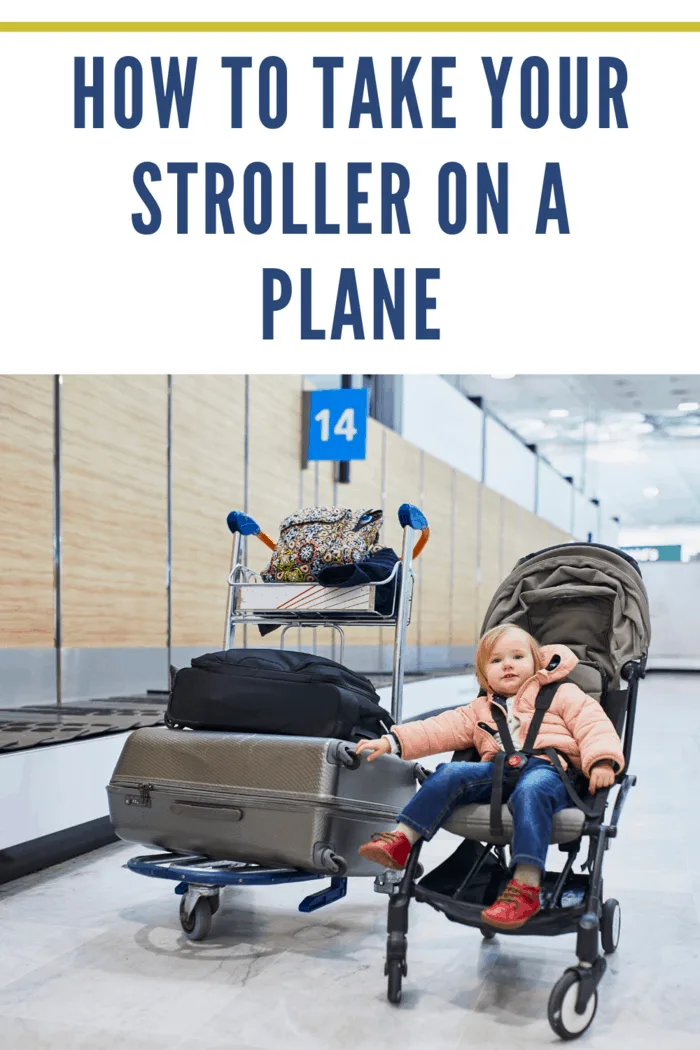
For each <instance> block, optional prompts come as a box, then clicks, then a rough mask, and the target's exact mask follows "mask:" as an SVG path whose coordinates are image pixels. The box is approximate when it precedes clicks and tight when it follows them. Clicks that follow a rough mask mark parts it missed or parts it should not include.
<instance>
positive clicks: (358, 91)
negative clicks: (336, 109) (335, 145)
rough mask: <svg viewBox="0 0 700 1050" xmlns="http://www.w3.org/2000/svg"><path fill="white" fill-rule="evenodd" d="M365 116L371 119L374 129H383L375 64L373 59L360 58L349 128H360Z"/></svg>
mask: <svg viewBox="0 0 700 1050" xmlns="http://www.w3.org/2000/svg"><path fill="white" fill-rule="evenodd" d="M365 88H367V101H366V102H365V101H364V97H365ZM364 114H367V115H368V116H369V117H370V119H371V121H372V127H373V128H381V127H383V124H382V111H381V108H380V106H379V92H378V91H377V80H376V77H375V75H374V63H373V61H372V59H371V58H359V59H358V60H357V76H356V78H355V90H354V92H353V96H352V107H351V109H350V124H349V126H350V127H351V128H359V126H360V117H361V116H363V115H364Z"/></svg>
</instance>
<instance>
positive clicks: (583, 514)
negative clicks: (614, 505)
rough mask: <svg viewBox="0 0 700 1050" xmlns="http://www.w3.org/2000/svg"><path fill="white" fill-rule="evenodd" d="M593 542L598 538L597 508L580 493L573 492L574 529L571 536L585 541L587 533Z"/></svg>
mask: <svg viewBox="0 0 700 1050" xmlns="http://www.w3.org/2000/svg"><path fill="white" fill-rule="evenodd" d="M589 532H590V533H591V534H592V537H593V541H594V542H595V540H596V539H597V538H598V508H597V507H596V506H595V504H594V503H591V501H590V500H589V499H587V498H586V497H585V496H584V495H583V493H582V492H574V528H573V533H572V535H573V536H574V538H575V539H577V540H584V541H585V540H587V539H588V533H589Z"/></svg>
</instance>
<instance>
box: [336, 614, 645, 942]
mask: <svg viewBox="0 0 700 1050" xmlns="http://www.w3.org/2000/svg"><path fill="white" fill-rule="evenodd" d="M555 657H558V658H559V660H558V662H557V661H556V660H555V659H554V658H555ZM577 663H578V659H577V657H576V656H575V655H574V654H573V653H572V651H571V650H570V649H568V648H567V647H566V646H564V645H551V646H544V647H543V648H542V649H540V647H539V646H538V644H537V642H536V641H535V639H534V638H532V637H531V636H530V635H529V634H527V632H526V631H523V630H521V629H520V628H519V627H515V626H513V625H512V624H502V625H501V626H499V627H494V628H492V630H490V631H488V632H487V633H486V634H485V635H484V637H483V638H482V639H481V642H480V643H479V647H478V649H477V654H476V675H477V678H478V680H479V684H480V685H481V686H482V687H483V688H484V689H485V690H486V696H479V697H477V698H476V700H474V701H473V702H472V703H470V704H468V705H467V706H466V707H458V708H455V709H453V710H450V711H444V712H443V713H442V714H440V715H435V716H434V717H432V718H426V719H423V720H422V721H417V722H407V723H405V724H404V725H396V726H394V727H393V730H392V732H391V733H390V734H388V735H387V736H385V737H382V738H381V739H379V740H363V741H361V742H360V743H359V744H358V745H357V749H356V750H357V752H358V754H359V753H362V752H363V751H367V752H368V755H367V757H368V759H369V761H370V762H371V761H373V760H374V759H376V758H378V757H379V755H382V754H388V753H390V752H394V753H395V754H401V755H402V757H403V758H406V759H417V758H422V757H424V756H427V755H436V754H441V753H442V752H444V751H461V750H462V749H464V748H468V747H475V748H476V749H477V751H478V752H479V755H480V756H481V761H480V762H447V763H441V764H440V765H439V766H438V767H437V769H436V770H435V772H434V773H432V774H431V775H430V776H429V777H428V779H427V780H426V781H425V783H424V784H423V786H422V787H421V788H420V789H419V791H417V792H416V794H415V795H414V797H413V798H412V799H411V801H410V802H409V803H408V805H407V806H406V807H405V809H404V810H403V812H402V813H400V814H399V817H398V822H399V823H398V827H397V829H396V831H392V832H381V833H379V834H378V835H373V836H372V839H371V841H370V842H367V843H365V845H364V846H361V847H360V853H361V854H362V856H364V857H368V858H369V859H370V860H373V861H376V862H377V863H378V864H382V865H384V867H387V868H394V869H395V870H400V869H402V868H404V867H405V865H406V862H407V860H408V855H409V853H410V852H411V847H412V846H413V844H414V843H415V842H416V841H417V840H418V839H419V838H421V837H422V838H424V839H426V840H430V839H431V838H432V837H433V835H434V834H435V832H436V831H437V830H438V828H439V827H441V825H442V824H444V823H445V821H446V820H447V819H448V818H449V816H450V814H451V813H452V811H453V810H454V809H455V808H456V807H457V806H460V805H464V804H466V803H470V802H476V803H486V802H488V801H489V800H490V798H491V787H492V782H493V772H494V763H493V761H492V759H493V758H494V757H495V755H496V754H497V752H498V751H499V750H503V743H502V741H501V738H500V734H499V733H498V727H497V725H496V721H495V719H494V716H493V710H492V705H496V704H497V705H499V706H500V708H501V710H502V712H503V714H504V715H505V716H506V717H507V722H508V728H509V730H510V735H511V738H512V741H513V746H514V747H515V749H516V750H517V749H519V748H521V747H523V745H524V741H525V738H526V736H527V731H528V727H529V725H530V722H531V721H532V718H533V715H534V713H535V701H536V699H537V694H538V693H539V691H540V689H541V687H542V686H543V685H546V684H548V683H550V682H557V681H561V680H562V679H563V678H566V676H567V675H568V674H569V673H570V672H571V671H572V670H573V668H574V667H575V666H576V664H577ZM554 664H556V666H555V667H554V668H553V669H552V670H546V668H547V667H548V666H551V665H554ZM533 747H534V748H546V747H553V748H555V749H556V751H557V752H558V753H559V755H560V756H563V759H564V760H563V762H562V765H566V764H570V765H572V766H573V767H574V768H575V769H579V770H582V771H583V773H584V774H585V775H586V776H587V777H588V778H589V781H590V783H589V790H590V793H591V794H595V793H596V791H598V789H599V788H605V787H610V786H612V784H613V783H614V781H615V775H616V773H618V772H620V771H621V770H622V767H623V765H624V757H623V754H622V747H621V744H620V738H619V737H618V735H617V733H616V732H615V728H614V726H613V724H612V722H611V721H610V719H609V718H608V716H607V715H606V714H605V712H604V711H603V708H602V707H601V706H600V704H599V703H598V702H597V701H595V700H593V699H592V698H591V697H590V696H586V694H585V693H584V692H583V691H582V690H581V689H579V687H578V686H577V685H574V684H573V683H572V682H564V683H563V684H562V685H561V686H559V688H558V690H557V692H556V694H555V696H554V699H553V701H552V703H551V705H550V706H549V708H548V710H547V711H546V712H545V715H544V719H543V721H542V725H541V726H540V731H539V733H538V735H537V739H536V741H535V743H534V745H533ZM503 800H504V802H505V801H508V804H509V809H510V811H511V813H512V815H513V842H512V865H513V869H514V870H513V877H512V879H511V881H510V882H509V883H508V885H507V887H506V888H505V890H504V891H503V893H502V894H501V896H500V897H499V898H498V900H497V901H495V903H494V904H492V905H491V906H490V907H488V908H486V909H485V910H484V911H483V912H482V916H481V917H482V920H483V921H484V923H487V924H489V925H491V926H495V927H497V928H499V929H510V930H513V929H518V928H519V927H520V926H522V925H524V923H526V922H527V921H528V919H531V918H532V916H533V915H536V914H537V912H538V911H539V910H540V894H539V887H540V881H541V877H542V872H543V871H544V870H545V861H546V857H547V848H548V846H549V841H550V837H551V832H552V820H553V818H554V814H555V813H557V812H558V811H559V810H561V809H564V808H565V807H566V806H567V805H570V804H571V803H570V802H569V796H568V794H567V792H566V788H565V786H564V782H563V780H562V778H561V776H560V774H559V773H558V771H557V770H556V768H555V767H554V765H553V764H552V763H551V762H550V760H549V759H548V758H547V757H545V756H541V757H540V756H533V757H530V758H528V761H527V764H526V765H525V767H524V769H523V771H522V773H521V774H520V776H519V777H518V779H517V780H516V782H515V785H514V786H512V785H511V784H509V782H508V780H506V781H505V783H504V784H503Z"/></svg>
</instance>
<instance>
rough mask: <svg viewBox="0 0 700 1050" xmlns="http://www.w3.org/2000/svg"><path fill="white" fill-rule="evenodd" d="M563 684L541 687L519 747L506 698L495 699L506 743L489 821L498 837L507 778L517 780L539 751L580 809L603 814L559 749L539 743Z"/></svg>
mask: <svg viewBox="0 0 700 1050" xmlns="http://www.w3.org/2000/svg"><path fill="white" fill-rule="evenodd" d="M562 684H563V683H562V682H550V683H549V684H548V685H544V686H543V687H542V688H541V689H540V691H539V693H538V694H537V700H536V701H535V713H534V715H533V716H532V721H531V722H530V725H529V728H528V731H527V736H526V737H525V742H524V744H523V746H522V748H521V749H520V750H519V751H518V750H517V749H516V747H515V745H514V744H513V738H512V736H511V733H510V728H509V726H508V720H507V718H506V714H505V710H504V705H502V704H501V702H500V701H501V700H502V699H503V698H502V697H498V696H497V697H495V702H492V703H491V714H492V715H493V719H494V721H495V723H496V725H497V727H498V732H499V734H500V737H501V743H502V744H503V750H502V751H499V752H498V753H497V754H496V756H495V758H494V760H493V764H494V771H493V786H492V788H491V803H490V812H489V825H490V830H491V834H492V835H493V836H494V837H498V838H502V837H503V836H504V827H503V814H502V810H501V807H502V805H503V784H504V781H507V783H508V784H509V785H510V784H514V783H516V782H517V780H518V778H519V776H520V774H521V773H522V771H523V770H524V768H525V766H526V765H527V761H528V758H534V757H536V756H537V755H546V756H547V758H548V759H549V760H550V762H551V763H552V765H553V766H554V768H555V769H556V770H557V772H558V773H559V776H560V777H561V779H562V781H563V782H564V787H565V789H566V793H567V795H568V796H569V798H570V799H571V801H572V802H573V804H574V806H576V807H577V809H580V810H582V812H583V813H585V815H586V816H587V817H594V816H598V815H599V814H598V810H597V808H595V807H594V808H591V807H590V806H587V805H586V803H585V802H584V801H583V799H582V798H581V797H580V795H579V794H578V792H577V791H576V789H575V788H574V786H573V784H572V783H571V780H570V779H569V776H568V774H567V772H566V770H565V769H564V767H563V765H562V762H561V759H560V757H559V754H558V753H557V751H556V749H555V748H553V747H538V748H536V747H535V743H536V741H537V737H538V736H539V732H540V729H541V728H542V722H543V721H544V716H545V713H546V712H547V711H548V710H549V708H550V707H551V705H552V702H553V700H554V697H555V696H556V693H557V690H558V689H559V686H560V685H562ZM483 728H485V729H488V726H486V725H485V724H484V726H483Z"/></svg>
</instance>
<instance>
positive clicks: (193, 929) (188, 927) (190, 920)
mask: <svg viewBox="0 0 700 1050" xmlns="http://www.w3.org/2000/svg"><path fill="white" fill-rule="evenodd" d="M211 918H212V908H211V904H210V903H209V898H208V897H200V898H199V900H198V901H197V903H196V904H195V906H194V908H193V909H192V911H191V912H190V914H189V915H187V913H186V912H185V900H184V898H183V899H182V900H181V901H180V925H181V926H182V928H183V930H184V931H185V933H186V934H187V937H188V938H189V940H191V941H203V940H205V938H207V937H208V936H209V931H210V930H211Z"/></svg>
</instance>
